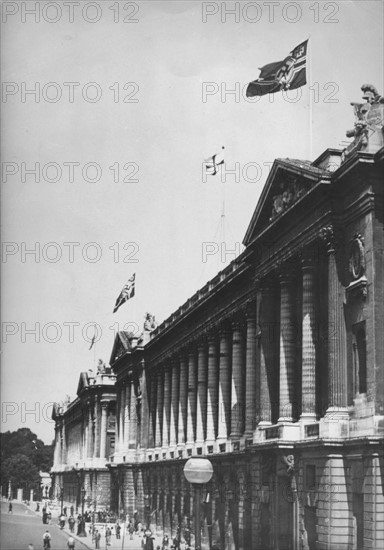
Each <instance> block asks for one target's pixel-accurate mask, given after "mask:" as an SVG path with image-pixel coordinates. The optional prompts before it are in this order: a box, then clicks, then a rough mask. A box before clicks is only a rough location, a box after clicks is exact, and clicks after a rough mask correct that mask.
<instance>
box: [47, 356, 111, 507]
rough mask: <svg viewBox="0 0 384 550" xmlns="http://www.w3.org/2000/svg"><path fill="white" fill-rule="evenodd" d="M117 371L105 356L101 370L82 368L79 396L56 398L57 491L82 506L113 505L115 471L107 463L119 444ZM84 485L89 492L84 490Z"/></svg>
mask: <svg viewBox="0 0 384 550" xmlns="http://www.w3.org/2000/svg"><path fill="white" fill-rule="evenodd" d="M115 381H116V377H115V375H114V374H112V373H111V369H110V368H109V367H108V368H105V366H103V365H102V363H101V362H100V361H99V368H98V369H97V373H94V372H92V371H88V372H82V373H81V375H80V379H79V383H78V387H77V397H76V399H74V400H73V401H71V400H70V399H69V398H67V399H66V401H65V402H61V403H56V404H55V406H54V407H53V412H52V418H53V420H54V421H55V450H54V457H53V467H52V469H51V477H52V480H53V497H56V498H57V499H58V500H61V499H62V500H63V502H64V503H65V504H66V505H68V506H71V505H73V506H74V507H75V508H76V509H77V510H78V511H79V512H80V511H81V507H82V499H83V497H84V505H85V508H86V509H90V510H94V509H95V507H96V509H99V510H100V509H105V508H107V507H109V505H110V501H111V475H110V472H109V470H108V468H107V467H106V463H107V461H108V457H109V456H110V455H111V454H113V453H114V449H115V423H116V416H115V415H116V389H115ZM82 490H83V494H82Z"/></svg>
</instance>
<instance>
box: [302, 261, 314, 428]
mask: <svg viewBox="0 0 384 550" xmlns="http://www.w3.org/2000/svg"><path fill="white" fill-rule="evenodd" d="M302 275H303V301H302V382H301V396H302V397H301V403H302V405H301V419H302V420H304V421H313V420H316V348H315V330H316V301H315V300H316V292H315V266H314V263H313V259H312V258H311V257H310V256H309V255H307V256H306V257H305V258H303V260H302Z"/></svg>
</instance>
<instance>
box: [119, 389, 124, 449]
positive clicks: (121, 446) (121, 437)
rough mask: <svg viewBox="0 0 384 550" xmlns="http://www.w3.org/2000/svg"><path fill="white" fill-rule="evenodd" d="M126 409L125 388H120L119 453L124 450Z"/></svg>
mask: <svg viewBox="0 0 384 550" xmlns="http://www.w3.org/2000/svg"><path fill="white" fill-rule="evenodd" d="M124 409H125V386H123V385H122V386H120V400H119V418H118V422H119V442H118V452H119V453H122V452H123V450H124Z"/></svg>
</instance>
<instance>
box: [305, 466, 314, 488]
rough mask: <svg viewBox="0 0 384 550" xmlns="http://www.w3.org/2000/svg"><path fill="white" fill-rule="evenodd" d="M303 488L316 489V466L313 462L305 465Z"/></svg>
mask: <svg viewBox="0 0 384 550" xmlns="http://www.w3.org/2000/svg"><path fill="white" fill-rule="evenodd" d="M305 489H306V491H312V490H313V489H316V466H315V465H314V464H307V465H306V466H305Z"/></svg>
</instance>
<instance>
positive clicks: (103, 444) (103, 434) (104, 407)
mask: <svg viewBox="0 0 384 550" xmlns="http://www.w3.org/2000/svg"><path fill="white" fill-rule="evenodd" d="M107 413H108V401H102V402H101V429H100V458H106V454H107Z"/></svg>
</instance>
